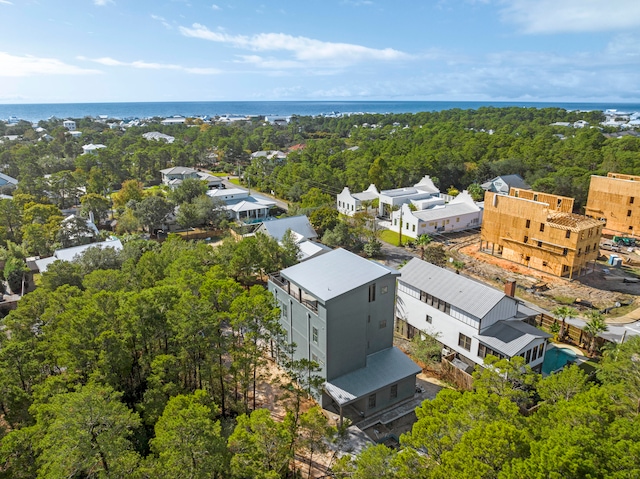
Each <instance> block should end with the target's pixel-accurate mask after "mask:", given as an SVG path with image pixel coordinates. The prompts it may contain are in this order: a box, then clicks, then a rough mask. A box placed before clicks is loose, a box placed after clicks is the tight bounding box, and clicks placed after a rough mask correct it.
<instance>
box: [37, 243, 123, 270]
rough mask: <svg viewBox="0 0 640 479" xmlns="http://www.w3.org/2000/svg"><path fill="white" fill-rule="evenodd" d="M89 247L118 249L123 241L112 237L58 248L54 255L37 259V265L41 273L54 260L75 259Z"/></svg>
mask: <svg viewBox="0 0 640 479" xmlns="http://www.w3.org/2000/svg"><path fill="white" fill-rule="evenodd" d="M89 248H113V249H115V250H116V251H120V250H121V249H122V243H121V242H120V240H119V239H118V238H115V237H111V238H109V239H108V240H107V241H102V242H100V243H90V244H83V245H80V246H74V247H72V248H63V249H57V250H55V251H54V252H53V256H50V257H49V258H42V259H38V260H36V265H37V266H38V270H39V271H40V272H41V273H44V272H46V271H47V268H48V266H49V265H50V264H51V263H53V262H54V261H58V260H59V261H74V260H75V259H76V258H77V257H78V256H80V255H81V254H82V253H84V252H85V251H86V250H88V249H89Z"/></svg>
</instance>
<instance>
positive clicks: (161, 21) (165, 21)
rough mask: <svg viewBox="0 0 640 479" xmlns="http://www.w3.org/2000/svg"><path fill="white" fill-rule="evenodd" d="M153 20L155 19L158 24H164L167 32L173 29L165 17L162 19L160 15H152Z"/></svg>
mask: <svg viewBox="0 0 640 479" xmlns="http://www.w3.org/2000/svg"><path fill="white" fill-rule="evenodd" d="M151 18H152V19H154V20H155V21H157V22H160V23H162V25H163V26H164V27H165V28H166V29H167V30H171V29H172V28H173V27H172V26H171V24H170V23H169V22H167V19H166V18H164V17H161V16H159V15H153V14H152V15H151Z"/></svg>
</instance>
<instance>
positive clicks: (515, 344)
mask: <svg viewBox="0 0 640 479" xmlns="http://www.w3.org/2000/svg"><path fill="white" fill-rule="evenodd" d="M550 337H551V335H550V334H549V333H545V332H544V331H542V330H540V329H538V328H536V327H534V326H531V325H530V324H527V323H525V322H523V321H518V320H514V321H498V322H497V323H495V324H493V325H491V326H490V327H489V328H487V329H486V330H485V331H483V332H482V334H477V335H476V339H477V340H478V341H480V342H481V343H483V344H485V345H487V346H489V347H490V348H491V349H493V350H494V351H497V352H499V353H502V354H504V355H505V356H508V357H510V358H511V357H513V356H515V355H516V354H518V353H519V352H520V351H522V350H524V349H527V346H528V345H529V344H530V343H531V342H532V341H535V340H537V339H544V338H550Z"/></svg>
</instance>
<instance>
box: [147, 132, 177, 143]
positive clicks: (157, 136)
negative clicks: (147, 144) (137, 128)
mask: <svg viewBox="0 0 640 479" xmlns="http://www.w3.org/2000/svg"><path fill="white" fill-rule="evenodd" d="M142 138H144V139H145V140H155V141H160V140H162V141H165V142H167V143H173V142H174V141H175V137H173V136H169V135H165V134H164V133H160V132H159V131H148V132H147V133H143V134H142Z"/></svg>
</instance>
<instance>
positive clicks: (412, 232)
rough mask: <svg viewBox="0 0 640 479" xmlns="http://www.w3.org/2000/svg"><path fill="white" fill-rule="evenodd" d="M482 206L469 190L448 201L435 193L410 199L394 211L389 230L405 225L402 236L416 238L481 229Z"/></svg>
mask: <svg viewBox="0 0 640 479" xmlns="http://www.w3.org/2000/svg"><path fill="white" fill-rule="evenodd" d="M409 205H411V206H409ZM480 205H481V203H476V202H475V201H473V198H472V197H471V195H470V194H469V193H468V192H466V191H463V192H462V193H460V194H459V195H458V196H456V197H455V198H454V199H452V200H451V201H450V202H449V203H445V200H444V199H443V198H440V197H436V196H432V197H429V198H426V199H423V200H410V202H409V203H405V204H403V205H402V206H401V207H400V209H399V210H396V211H393V212H392V213H391V228H390V229H391V230H393V231H399V229H400V228H402V235H403V236H406V237H409V238H417V237H418V236H420V235H423V234H430V235H434V234H440V233H454V232H456V231H464V230H468V229H472V228H478V227H479V226H480V225H481V224H482V212H483V208H482V207H481V206H480Z"/></svg>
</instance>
